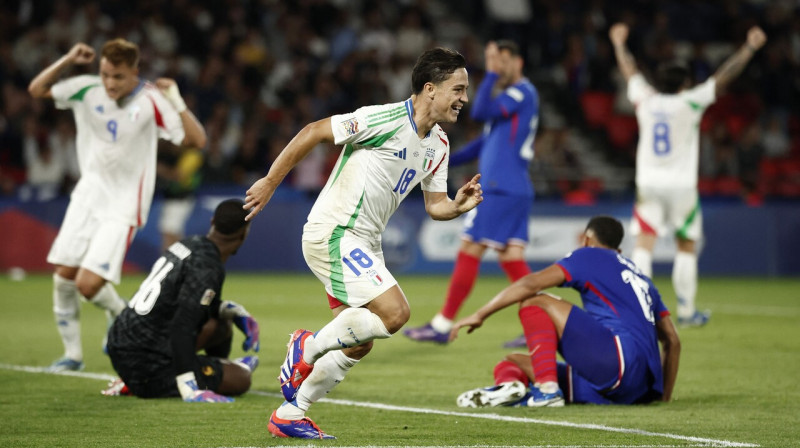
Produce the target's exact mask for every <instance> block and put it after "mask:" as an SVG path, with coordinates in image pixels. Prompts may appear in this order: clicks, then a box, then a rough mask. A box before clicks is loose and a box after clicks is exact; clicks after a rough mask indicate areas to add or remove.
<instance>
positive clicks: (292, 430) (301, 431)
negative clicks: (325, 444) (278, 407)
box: [267, 411, 336, 439]
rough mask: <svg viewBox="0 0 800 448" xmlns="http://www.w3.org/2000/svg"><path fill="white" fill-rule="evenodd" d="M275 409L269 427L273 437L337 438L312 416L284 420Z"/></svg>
mask: <svg viewBox="0 0 800 448" xmlns="http://www.w3.org/2000/svg"><path fill="white" fill-rule="evenodd" d="M277 412H278V411H273V412H272V416H270V418H269V425H267V429H268V430H269V432H270V434H272V436H273V437H293V438H296V439H335V438H336V437H334V436H332V435H330V434H325V433H324V432H322V430H321V429H319V426H317V424H316V423H314V422H313V421H312V420H311V419H310V418H308V417H303V418H302V419H300V420H284V419H282V418H278V416H276V415H275V414H276V413H277Z"/></svg>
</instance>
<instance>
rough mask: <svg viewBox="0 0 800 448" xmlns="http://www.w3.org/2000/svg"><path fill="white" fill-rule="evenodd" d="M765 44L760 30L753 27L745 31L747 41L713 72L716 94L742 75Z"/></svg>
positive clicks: (763, 35) (765, 39) (765, 38)
mask: <svg viewBox="0 0 800 448" xmlns="http://www.w3.org/2000/svg"><path fill="white" fill-rule="evenodd" d="M766 42H767V35H766V34H764V31H763V30H762V29H761V28H759V27H757V26H754V27H752V28H750V30H748V31H747V41H745V43H744V44H743V45H742V46H741V47H740V48H739V49H738V50H737V51H736V53H734V54H732V55H731V56H730V57H729V58H728V59H726V60H725V62H723V63H722V65H721V66H720V67H719V68H718V69H717V71H716V72H714V75H713V77H714V80H715V81H716V83H717V86H716V91H717V93H720V92H722V91H723V90H724V89H725V87H726V86H727V85H728V84H729V83H730V82H731V81H733V80H734V79H735V78H736V77H737V76H739V74H740V73H742V70H744V68H745V67H746V66H747V63H748V62H750V59H752V58H753V55H754V54H755V52H756V51H758V50H759V49H760V48H761V47H763V46H764V44H765V43H766Z"/></svg>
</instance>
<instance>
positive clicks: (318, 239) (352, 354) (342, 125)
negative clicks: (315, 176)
mask: <svg viewBox="0 0 800 448" xmlns="http://www.w3.org/2000/svg"><path fill="white" fill-rule="evenodd" d="M465 67H466V61H465V60H464V57H463V56H461V54H459V53H457V52H455V51H452V50H449V49H444V48H434V49H431V50H428V51H426V52H425V53H423V54H422V55H421V56H420V57H419V59H418V60H417V63H416V65H415V66H414V69H413V71H412V74H411V88H412V94H411V98H409V99H408V100H406V101H404V102H401V103H394V104H386V105H382V106H368V107H363V108H361V109H358V110H356V111H355V112H353V113H349V114H344V115H335V116H332V117H329V118H326V119H323V120H320V121H317V122H314V123H311V124H309V125H307V126H306V127H305V128H303V129H302V130H301V131H300V133H298V134H297V136H296V137H295V138H294V139H292V141H291V142H289V144H288V145H287V146H286V148H284V150H283V151H282V152H281V154H280V156H279V157H278V158H277V159H276V160H275V162H274V163H273V164H272V166H271V168H270V170H269V173H268V174H267V175H266V176H265V177H264V178H262V179H259V180H258V181H257V182H256V183H254V184H253V185H252V186H251V187H250V189H249V190H247V197H246V200H245V202H246V203H245V207H246V208H250V207H253V211H252V212H251V213H250V215H249V216H248V219H252V218H253V217H254V216H255V215H256V214H258V213H259V211H261V209H263V208H264V206H265V205H266V204H267V202H269V199H270V198H271V197H272V194H273V193H274V191H275V188H276V187H277V186H278V184H280V183H281V181H282V180H283V178H284V177H285V176H286V174H287V173H288V172H289V170H291V169H292V167H294V166H295V165H296V164H297V163H298V162H299V161H300V160H301V159H303V157H305V156H306V155H307V154H308V153H309V152H310V151H311V149H312V148H314V146H316V145H317V144H318V143H320V142H331V141H332V142H334V143H336V144H337V145H344V149H343V150H342V152H341V155H340V156H339V160H338V161H337V163H336V165H335V166H334V168H333V172H332V173H331V175H330V177H329V179H328V182H327V184H326V185H325V187H324V189H323V190H322V192H321V193H320V195H319V197H318V198H317V201H316V203H315V204H314V207H313V208H312V209H311V212H310V213H309V215H308V222H307V223H306V225H305V227H304V229H303V255H304V257H305V260H306V263H308V266H309V268H310V269H311V270H312V271H313V272H314V274H315V275H316V276H317V278H319V280H320V281H321V282H322V283H323V284H324V285H325V290H326V291H327V293H328V301H329V303H330V307H331V310H332V312H333V315H334V319H333V320H332V321H331V322H330V323H328V324H327V325H326V326H324V327H323V328H322V329H320V330H319V331H318V332H316V333H313V334H312V332H310V331H306V330H297V331H295V332H294V334H293V335H292V337H291V340H290V342H289V350H288V353H287V356H286V362H285V364H284V365H283V366H282V367H281V372H280V376H279V381H280V382H281V389H282V392H283V395H284V397H285V398H286V402H285V403H283V405H281V406H280V407H279V408H278V409H277V410H276V411H275V412H273V413H272V416H271V417H270V420H269V431H270V432H271V433H272V434H274V435H276V436H279V437H299V438H333V437H332V436H330V435H328V434H325V433H324V432H322V430H320V429H319V427H317V426H316V425H315V424H314V423H313V422H312V421H311V420H310V419H309V418H308V417H305V413H306V411H307V410H308V408H309V406H310V405H311V404H312V403H314V402H315V401H317V400H319V399H320V398H322V397H323V396H324V395H325V394H327V393H328V392H329V391H330V390H331V389H333V387H334V386H336V384H338V383H339V382H341V381H342V380H343V379H344V376H345V374H346V373H347V372H348V371H349V370H350V369H351V368H352V367H353V366H354V365H355V364H356V363H357V362H358V361H359V360H360V359H361V358H363V357H364V356H365V355H366V354H367V353H369V351H370V350H371V349H372V344H373V343H372V341H373V340H374V339H384V338H388V337H390V336H391V335H392V334H394V333H395V332H397V331H398V330H399V329H400V328H401V327H402V326H403V325H404V324H405V323H406V322H407V321H408V317H409V313H410V310H409V306H408V302H407V300H406V297H405V295H404V294H403V291H402V290H401V289H400V287H399V286H398V284H397V281H396V280H395V279H394V277H393V276H392V274H391V273H390V272H389V271H388V269H387V268H386V266H385V264H384V260H383V252H382V250H381V232H383V230H384V228H385V227H386V223H387V221H388V220H389V218H390V217H391V216H392V214H393V213H394V212H395V210H396V209H397V207H398V206H399V204H400V202H401V201H402V200H403V199H405V197H406V196H407V195H408V193H409V192H410V191H411V190H412V189H413V188H414V187H415V186H416V185H417V184H420V183H421V184H422V190H423V194H424V200H425V210H426V211H427V212H428V214H429V215H430V216H431V217H432V218H433V219H438V220H448V219H453V218H455V217H457V216H460V215H461V214H463V213H466V212H468V211H469V210H472V209H473V208H475V207H476V206H477V205H478V204H479V203H480V202H481V201H482V199H483V197H482V193H481V186H480V184H479V183H478V180H479V178H480V175H476V176H475V177H473V178H472V179H471V180H470V181H469V182H468V183H467V184H465V185H464V186H463V187H461V189H459V190H458V192H457V193H456V196H455V199H452V200H451V199H450V198H449V197H448V196H447V171H448V170H447V165H448V151H449V148H448V140H447V135H446V134H445V133H444V131H442V129H441V127H439V125H438V124H437V123H439V122H445V123H453V122H455V121H456V120H457V119H458V115H459V113H460V112H461V108H462V107H463V106H464V104H465V103H466V102H467V101H468V98H467V87H468V86H469V80H468V78H467V70H466V68H465ZM301 385H302V386H301Z"/></svg>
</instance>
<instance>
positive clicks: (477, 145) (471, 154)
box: [450, 135, 483, 166]
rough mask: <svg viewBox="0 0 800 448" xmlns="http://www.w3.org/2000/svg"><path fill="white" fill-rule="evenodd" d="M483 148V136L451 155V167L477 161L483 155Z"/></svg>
mask: <svg viewBox="0 0 800 448" xmlns="http://www.w3.org/2000/svg"><path fill="white" fill-rule="evenodd" d="M481 148H483V135H481V136H480V137H478V138H476V139H475V140H472V141H471V142H469V143H467V144H466V145H464V147H462V148H461V149H459V150H458V151H456V152H454V153H453V154H451V155H450V166H457V165H462V164H464V163H467V162H471V161H473V160H475V159H477V158H478V157H480V155H481Z"/></svg>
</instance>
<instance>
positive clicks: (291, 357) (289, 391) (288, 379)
mask: <svg viewBox="0 0 800 448" xmlns="http://www.w3.org/2000/svg"><path fill="white" fill-rule="evenodd" d="M312 334H313V333H311V332H310V331H308V330H295V332H294V333H292V338H291V339H289V344H288V350H287V351H286V362H284V363H283V365H281V373H280V375H278V381H279V382H280V383H281V392H283V398H285V399H286V401H294V399H295V398H297V390H298V389H299V388H300V385H301V384H303V381H305V380H306V378H308V376H309V375H310V374H311V371H312V370H314V365H313V364H308V363H307V362H305V360H303V351H304V349H305V345H306V340H307V339H308V337H309V336H311V335H312Z"/></svg>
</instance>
